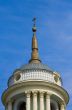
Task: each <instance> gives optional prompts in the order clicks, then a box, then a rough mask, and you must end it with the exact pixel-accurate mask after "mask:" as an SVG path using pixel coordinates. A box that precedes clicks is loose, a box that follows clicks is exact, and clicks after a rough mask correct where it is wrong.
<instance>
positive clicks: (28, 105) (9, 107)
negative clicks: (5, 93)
mask: <svg viewBox="0 0 72 110" xmlns="http://www.w3.org/2000/svg"><path fill="white" fill-rule="evenodd" d="M32 94H33V110H38V104H37V103H38V102H37V101H38V100H37V92H33V93H32ZM39 96H40V97H39V98H40V100H39V101H40V102H39V103H40V108H39V110H44V93H43V92H40V95H39ZM30 98H31V92H27V93H26V110H31V102H30V101H31V99H30ZM50 101H51V99H50V94H48V93H46V110H51V107H50ZM6 110H13V109H12V103H11V101H9V102H8V104H7V106H6ZM60 110H65V105H64V104H63V103H62V104H61V105H60Z"/></svg>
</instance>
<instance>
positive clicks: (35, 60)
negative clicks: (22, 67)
mask: <svg viewBox="0 0 72 110" xmlns="http://www.w3.org/2000/svg"><path fill="white" fill-rule="evenodd" d="M33 22H34V25H33V28H32V31H33V38H32V54H31V60H30V61H29V63H40V62H41V61H40V59H39V56H38V43H37V38H36V18H34V19H33Z"/></svg>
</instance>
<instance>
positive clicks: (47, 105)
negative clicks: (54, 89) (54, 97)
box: [46, 93, 50, 110]
mask: <svg viewBox="0 0 72 110" xmlns="http://www.w3.org/2000/svg"><path fill="white" fill-rule="evenodd" d="M46 110H50V95H49V94H48V93H47V94H46Z"/></svg>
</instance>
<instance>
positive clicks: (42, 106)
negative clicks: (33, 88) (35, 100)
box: [40, 92, 44, 110]
mask: <svg viewBox="0 0 72 110" xmlns="http://www.w3.org/2000/svg"><path fill="white" fill-rule="evenodd" d="M40 110H44V93H42V92H41V93H40Z"/></svg>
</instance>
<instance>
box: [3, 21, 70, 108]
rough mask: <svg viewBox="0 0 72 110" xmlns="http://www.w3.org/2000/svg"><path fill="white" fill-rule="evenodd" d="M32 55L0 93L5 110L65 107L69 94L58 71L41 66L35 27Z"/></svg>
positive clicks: (14, 73) (34, 27) (33, 29)
mask: <svg viewBox="0 0 72 110" xmlns="http://www.w3.org/2000/svg"><path fill="white" fill-rule="evenodd" d="M32 31H33V38H32V54H31V59H30V60H29V63H28V64H27V65H23V66H22V67H20V68H19V69H16V70H15V71H14V72H13V74H12V76H11V77H10V78H9V80H8V89H6V90H5V91H4V93H3V95H2V102H3V104H4V106H5V109H6V110H66V105H67V103H68V101H69V95H68V93H67V91H66V90H65V89H64V88H63V86H62V79H61V76H60V74H59V73H57V72H54V71H53V70H52V69H50V68H49V67H48V66H47V65H44V64H43V63H42V62H41V60H40V58H39V54H38V44H37V38H36V26H35V19H34V26H33V28H32Z"/></svg>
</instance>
